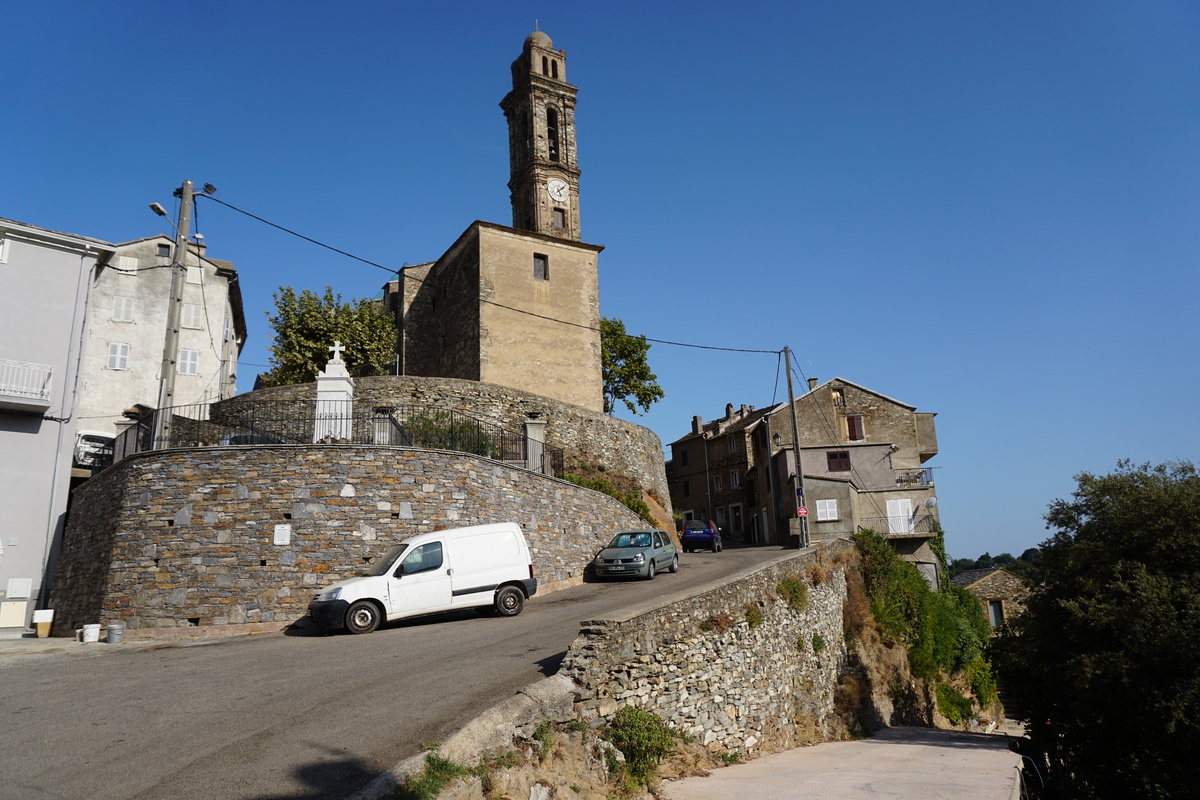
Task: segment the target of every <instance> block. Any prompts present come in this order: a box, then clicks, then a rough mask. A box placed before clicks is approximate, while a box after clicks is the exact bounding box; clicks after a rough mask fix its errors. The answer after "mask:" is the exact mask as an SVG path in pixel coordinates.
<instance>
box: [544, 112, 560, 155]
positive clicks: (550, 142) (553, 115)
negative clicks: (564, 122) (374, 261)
mask: <svg viewBox="0 0 1200 800" xmlns="http://www.w3.org/2000/svg"><path fill="white" fill-rule="evenodd" d="M546 144H547V146H548V147H549V152H548V153H547V154H546V155H547V157H548V158H549V159H550V160H551V161H558V110H557V109H553V108H547V109H546Z"/></svg>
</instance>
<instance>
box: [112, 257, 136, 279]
mask: <svg viewBox="0 0 1200 800" xmlns="http://www.w3.org/2000/svg"><path fill="white" fill-rule="evenodd" d="M113 266H114V268H115V269H116V270H117V273H118V274H120V275H123V276H125V277H126V278H136V277H137V274H138V261H137V259H136V258H134V257H133V256H117V263H116V264H114V265H113Z"/></svg>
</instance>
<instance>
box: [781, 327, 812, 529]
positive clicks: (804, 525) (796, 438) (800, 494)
mask: <svg viewBox="0 0 1200 800" xmlns="http://www.w3.org/2000/svg"><path fill="white" fill-rule="evenodd" d="M783 364H784V369H785V370H786V371H787V385H788V408H789V409H790V410H791V412H792V454H793V455H794V456H795V457H796V474H795V475H794V476H793V480H794V481H795V488H796V496H795V497H794V498H792V499H793V500H795V502H796V505H797V506H803V505H806V503H805V502H804V468H803V467H802V466H801V465H800V423H799V422H797V421H796V396H795V394H793V393H792V351H791V350H789V349H788V348H786V347H785V348H783ZM796 546H797V547H798V548H800V547H808V518H807V517H800V537H799V540H798V541H797V543H796Z"/></svg>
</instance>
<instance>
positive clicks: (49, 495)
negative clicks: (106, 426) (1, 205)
mask: <svg viewBox="0 0 1200 800" xmlns="http://www.w3.org/2000/svg"><path fill="white" fill-rule="evenodd" d="M114 252H115V248H114V247H113V245H111V244H109V243H108V242H104V241H101V240H99V239H92V238H89V237H86V236H77V235H75V234H69V233H59V232H57V231H52V230H47V229H45V228H39V227H37V226H34V225H28V224H25V223H21V222H15V221H13V220H7V219H0V343H2V344H0V453H3V456H4V457H3V458H0V513H2V514H3V516H4V523H5V524H4V536H3V539H0V628H7V627H25V626H26V625H28V623H29V619H30V614H31V612H32V610H33V608H34V607H35V606H36V607H41V606H42V605H44V597H45V593H46V591H47V589H48V588H49V577H50V576H51V575H53V569H54V561H55V559H56V557H57V552H58V547H59V542H60V540H61V536H62V530H63V525H64V517H65V514H66V507H67V496H68V490H69V488H70V480H71V454H72V452H73V450H74V446H75V432H76V427H77V426H78V425H79V408H80V399H79V374H78V365H79V358H80V352H79V350H80V342H81V341H82V340H83V334H84V331H85V329H86V324H87V320H88V317H89V315H90V312H91V311H92V309H93V308H94V305H95V300H94V297H93V292H92V281H91V277H92V275H93V273H94V271H95V270H96V269H97V268H98V267H99V266H100V265H102V264H104V262H105V261H106V260H107V259H108V258H109V257H110V256H111V255H112V254H113V253H114ZM37 604H41V605H37Z"/></svg>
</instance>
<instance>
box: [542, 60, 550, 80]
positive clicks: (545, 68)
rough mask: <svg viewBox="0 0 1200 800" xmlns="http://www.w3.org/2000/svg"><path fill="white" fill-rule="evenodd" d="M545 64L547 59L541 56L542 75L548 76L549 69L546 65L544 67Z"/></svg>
mask: <svg viewBox="0 0 1200 800" xmlns="http://www.w3.org/2000/svg"><path fill="white" fill-rule="evenodd" d="M546 62H547V59H546V57H545V56H542V74H543V75H549V74H550V69H549V67H547V65H546Z"/></svg>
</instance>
